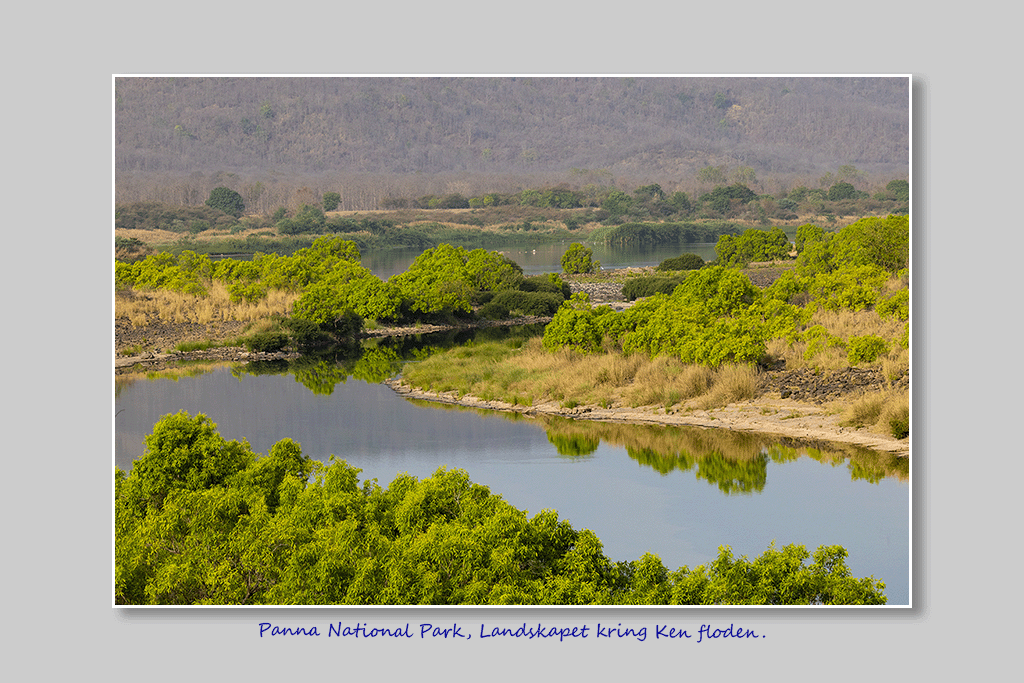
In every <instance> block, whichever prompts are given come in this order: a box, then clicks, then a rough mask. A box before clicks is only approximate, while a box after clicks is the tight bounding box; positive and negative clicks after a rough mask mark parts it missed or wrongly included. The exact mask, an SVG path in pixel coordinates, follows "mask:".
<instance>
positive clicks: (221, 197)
mask: <svg viewBox="0 0 1024 683" xmlns="http://www.w3.org/2000/svg"><path fill="white" fill-rule="evenodd" d="M206 205H207V206H209V207H210V208H213V209H217V210H219V211H223V212H224V213H226V214H228V215H229V216H234V217H235V218H239V217H241V215H242V213H243V212H244V211H245V202H244V201H242V195H240V194H238V193H237V192H235V191H234V190H232V189H230V188H227V187H215V188H213V189H212V190H211V191H210V198H209V199H207V200H206Z"/></svg>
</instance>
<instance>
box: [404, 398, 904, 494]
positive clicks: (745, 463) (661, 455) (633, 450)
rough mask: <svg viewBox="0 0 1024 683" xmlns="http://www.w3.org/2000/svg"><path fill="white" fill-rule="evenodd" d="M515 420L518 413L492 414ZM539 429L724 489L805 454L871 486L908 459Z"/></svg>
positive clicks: (739, 488)
mask: <svg viewBox="0 0 1024 683" xmlns="http://www.w3.org/2000/svg"><path fill="white" fill-rule="evenodd" d="M415 403H416V404H417V405H419V406H423V407H434V408H442V409H454V410H466V411H472V412H477V413H481V414H493V411H488V410H482V409H479V408H468V407H461V406H451V405H450V404H442V403H434V402H431V401H416V402H415ZM497 414H500V415H502V416H505V417H511V418H512V419H523V418H522V415H521V414H520V413H508V412H503V413H497ZM531 421H532V422H535V423H536V424H537V426H538V427H540V428H543V429H544V430H545V432H546V433H547V437H548V441H549V442H551V443H552V444H553V445H554V446H555V447H556V448H557V449H558V453H559V454H560V455H565V456H585V455H589V454H591V453H593V452H595V451H596V450H597V448H598V446H599V445H600V444H601V442H604V443H607V444H609V445H612V446H618V447H621V448H624V449H625V451H626V453H627V455H629V457H630V458H632V459H633V460H635V461H636V462H637V463H639V464H640V465H642V466H644V467H650V468H651V469H653V470H655V471H657V472H659V473H660V474H661V475H663V476H664V475H668V474H670V473H672V472H675V471H682V472H688V471H690V470H694V469H696V472H695V476H696V477H697V478H698V479H703V480H704V481H707V482H708V483H709V484H713V485H715V486H717V487H718V488H719V490H721V491H722V493H725V494H727V495H737V494H738V495H748V494H752V493H760V492H761V491H763V490H764V487H765V484H766V483H767V481H768V474H767V473H768V463H770V462H771V463H777V464H783V463H787V462H792V461H795V460H798V459H799V458H801V457H804V456H806V457H808V458H810V459H812V460H815V461H817V462H819V463H822V464H827V465H831V466H833V467H836V466H840V465H844V464H845V465H846V467H847V469H848V470H849V473H850V479H851V481H857V480H863V481H867V482H869V483H873V484H877V483H878V482H880V481H882V480H883V479H886V478H890V479H895V480H897V481H907V480H908V479H909V476H910V461H909V459H908V458H900V457H897V456H895V455H893V454H890V453H881V452H878V451H872V450H870V449H867V448H861V447H859V446H854V445H849V444H826V445H813V444H809V443H804V442H801V441H799V440H797V439H787V438H782V437H779V436H776V435H767V434H756V433H752V432H735V431H730V430H726V429H714V428H709V427H677V426H661V425H636V424H626V423H620V422H600V421H591V420H574V419H569V418H562V417H553V416H540V417H537V418H536V419H533V420H531Z"/></svg>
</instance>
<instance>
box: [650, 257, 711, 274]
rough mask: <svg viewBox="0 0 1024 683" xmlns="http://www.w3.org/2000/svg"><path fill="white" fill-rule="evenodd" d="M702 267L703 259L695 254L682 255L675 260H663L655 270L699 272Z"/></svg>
mask: <svg viewBox="0 0 1024 683" xmlns="http://www.w3.org/2000/svg"><path fill="white" fill-rule="evenodd" d="M703 267H704V259H702V258H701V257H700V256H699V255H697V254H683V255H682V256H676V257H675V258H670V259H665V260H664V261H662V262H661V263H659V264H658V267H657V268H655V270H658V271H666V270H699V269H700V268H703Z"/></svg>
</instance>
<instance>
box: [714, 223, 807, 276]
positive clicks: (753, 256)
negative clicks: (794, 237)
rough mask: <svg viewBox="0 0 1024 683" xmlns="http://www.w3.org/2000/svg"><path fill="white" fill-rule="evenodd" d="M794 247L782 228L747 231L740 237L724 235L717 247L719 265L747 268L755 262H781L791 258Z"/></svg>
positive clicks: (716, 254) (716, 253)
mask: <svg viewBox="0 0 1024 683" xmlns="http://www.w3.org/2000/svg"><path fill="white" fill-rule="evenodd" d="M791 249H792V246H791V245H790V243H789V238H788V237H787V236H786V233H785V231H783V230H782V228H772V229H771V230H758V229H756V228H754V229H751V230H746V231H745V232H743V233H742V234H741V235H739V236H738V237H733V236H732V235H722V236H721V237H720V238H719V239H718V243H717V244H716V245H715V256H717V257H718V263H719V264H721V265H725V266H741V267H742V266H745V265H747V264H748V263H751V262H754V261H779V260H783V259H786V258H789V252H790V250H791Z"/></svg>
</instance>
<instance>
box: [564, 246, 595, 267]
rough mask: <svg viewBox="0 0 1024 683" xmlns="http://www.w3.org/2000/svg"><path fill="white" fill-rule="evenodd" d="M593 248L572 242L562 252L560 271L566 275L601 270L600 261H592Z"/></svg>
mask: <svg viewBox="0 0 1024 683" xmlns="http://www.w3.org/2000/svg"><path fill="white" fill-rule="evenodd" d="M593 257H594V250H593V249H590V248H589V247H584V246H583V245H582V244H580V243H579V242H573V243H572V244H570V245H569V248H568V249H567V250H566V252H565V253H564V254H562V272H564V273H566V274H567V275H577V274H586V273H593V272H596V271H598V270H601V262H600V261H594V260H593Z"/></svg>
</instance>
